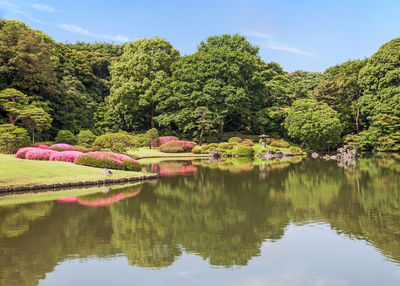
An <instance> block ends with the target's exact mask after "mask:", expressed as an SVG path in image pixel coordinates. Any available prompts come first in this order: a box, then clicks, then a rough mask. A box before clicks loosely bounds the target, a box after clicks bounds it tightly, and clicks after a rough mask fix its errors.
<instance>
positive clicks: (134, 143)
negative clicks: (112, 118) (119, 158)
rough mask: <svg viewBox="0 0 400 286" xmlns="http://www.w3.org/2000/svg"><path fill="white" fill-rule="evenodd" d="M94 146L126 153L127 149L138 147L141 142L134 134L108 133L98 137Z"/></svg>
mask: <svg viewBox="0 0 400 286" xmlns="http://www.w3.org/2000/svg"><path fill="white" fill-rule="evenodd" d="M93 146H99V147H101V148H103V149H104V148H107V149H110V150H111V151H113V152H117V153H124V152H126V150H127V149H130V148H137V147H138V146H139V142H138V140H137V138H135V136H133V135H129V134H126V133H122V132H118V133H108V134H104V135H101V136H99V137H97V139H96V140H95V141H94V143H93Z"/></svg>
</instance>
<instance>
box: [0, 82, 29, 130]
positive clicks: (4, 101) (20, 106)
mask: <svg viewBox="0 0 400 286" xmlns="http://www.w3.org/2000/svg"><path fill="white" fill-rule="evenodd" d="M28 101H29V98H28V96H27V95H26V94H24V93H22V92H20V91H19V90H16V89H14V88H7V89H4V90H2V91H1V92H0V107H1V108H2V109H3V110H4V112H6V114H7V115H8V116H7V119H8V121H9V123H11V124H12V125H15V123H16V121H17V120H18V119H20V115H21V113H23V112H24V110H25V109H26V107H27V105H28Z"/></svg>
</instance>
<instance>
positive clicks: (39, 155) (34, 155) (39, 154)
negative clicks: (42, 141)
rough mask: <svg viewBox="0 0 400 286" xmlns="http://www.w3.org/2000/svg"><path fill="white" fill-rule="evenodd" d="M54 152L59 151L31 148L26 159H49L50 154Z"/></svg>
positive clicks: (26, 154) (26, 153)
mask: <svg viewBox="0 0 400 286" xmlns="http://www.w3.org/2000/svg"><path fill="white" fill-rule="evenodd" d="M54 153H58V152H57V151H53V150H45V149H39V148H30V149H29V150H27V151H26V152H25V159H28V160H43V161H47V160H49V158H50V156H51V155H52V154H54Z"/></svg>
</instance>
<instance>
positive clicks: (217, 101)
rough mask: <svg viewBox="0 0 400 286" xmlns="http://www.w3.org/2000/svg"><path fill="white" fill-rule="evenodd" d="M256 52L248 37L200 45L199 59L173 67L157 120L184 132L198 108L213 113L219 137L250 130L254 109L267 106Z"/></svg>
mask: <svg viewBox="0 0 400 286" xmlns="http://www.w3.org/2000/svg"><path fill="white" fill-rule="evenodd" d="M257 54H258V48H257V47H255V46H252V45H251V44H250V43H249V42H248V41H247V40H246V38H245V37H242V36H239V35H233V36H231V35H222V36H215V37H210V38H208V39H207V41H205V42H202V43H201V44H200V45H199V47H198V50H197V52H196V53H195V54H193V55H189V56H186V57H183V58H182V59H181V60H180V61H179V62H178V63H176V64H175V65H174V66H173V73H172V78H171V79H170V81H169V84H168V86H167V87H166V88H164V89H163V92H162V93H161V100H160V104H159V108H158V110H159V111H160V115H159V116H158V117H157V121H158V122H159V124H160V125H161V126H170V127H172V128H175V127H176V128H177V129H178V130H180V131H183V130H184V128H185V127H186V126H187V125H188V124H190V122H191V121H192V120H193V116H192V114H193V113H194V111H195V110H196V108H197V107H200V106H204V107H207V108H208V109H209V111H210V112H211V114H212V116H213V117H214V118H215V120H216V122H217V124H218V129H219V134H220V135H221V134H222V132H223V131H224V128H225V127H226V126H227V124H228V123H229V126H230V127H231V128H232V129H237V128H243V127H244V128H249V126H250V122H251V118H252V116H254V112H253V109H257V108H259V106H264V105H265V104H266V103H265V101H266V100H265V97H266V96H265V93H264V88H265V85H264V83H263V81H262V77H261V74H260V71H261V69H262V66H261V65H262V61H261V59H260V58H259V56H258V55H257Z"/></svg>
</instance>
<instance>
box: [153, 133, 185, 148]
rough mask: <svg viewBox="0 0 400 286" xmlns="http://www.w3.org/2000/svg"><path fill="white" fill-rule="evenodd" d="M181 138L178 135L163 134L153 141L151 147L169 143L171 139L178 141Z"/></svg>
mask: <svg viewBox="0 0 400 286" xmlns="http://www.w3.org/2000/svg"><path fill="white" fill-rule="evenodd" d="M177 140H179V138H178V137H175V136H163V137H158V138H156V139H154V140H153V141H151V147H160V145H162V144H164V143H167V142H169V141H177Z"/></svg>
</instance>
